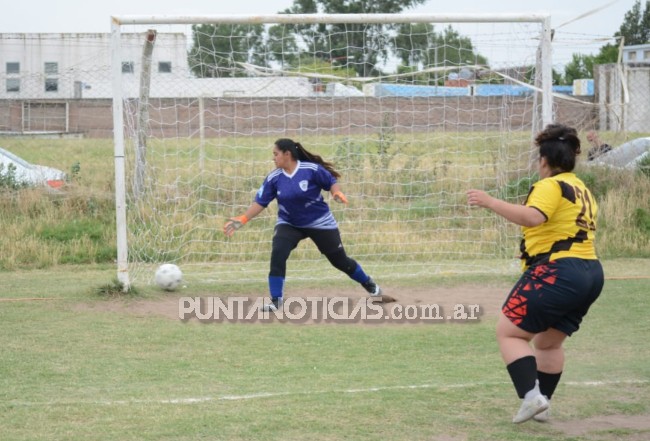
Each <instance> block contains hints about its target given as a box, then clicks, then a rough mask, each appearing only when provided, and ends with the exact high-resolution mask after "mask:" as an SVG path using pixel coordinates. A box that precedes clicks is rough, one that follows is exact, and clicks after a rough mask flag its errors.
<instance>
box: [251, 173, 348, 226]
mask: <svg viewBox="0 0 650 441" xmlns="http://www.w3.org/2000/svg"><path fill="white" fill-rule="evenodd" d="M335 183H336V178H334V176H332V174H331V173H330V172H329V171H327V169H325V167H323V166H322V165H320V164H315V163H313V162H301V161H298V166H297V167H296V169H295V170H294V171H293V173H292V174H291V175H289V174H287V172H285V171H284V170H283V169H281V168H277V169H275V170H273V171H272V172H271V173H269V175H268V176H267V177H266V179H264V183H263V184H262V186H261V187H260V189H259V190H258V191H257V195H255V202H257V203H258V204H260V205H261V206H263V207H266V206H268V205H269V204H270V203H271V201H272V200H273V199H277V200H278V224H289V225H293V226H294V227H300V228H317V229H321V230H332V229H335V228H338V225H337V224H336V219H334V216H333V215H332V212H331V211H330V208H329V206H328V205H327V203H325V200H324V199H323V195H322V194H321V191H322V190H325V191H329V190H330V189H331V188H332V185H334V184H335Z"/></svg>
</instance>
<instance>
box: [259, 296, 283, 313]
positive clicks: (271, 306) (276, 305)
mask: <svg viewBox="0 0 650 441" xmlns="http://www.w3.org/2000/svg"><path fill="white" fill-rule="evenodd" d="M280 308H282V297H272V298H271V303H265V304H263V305H262V307H261V308H260V309H261V310H262V311H264V312H269V311H277V310H278V309H280Z"/></svg>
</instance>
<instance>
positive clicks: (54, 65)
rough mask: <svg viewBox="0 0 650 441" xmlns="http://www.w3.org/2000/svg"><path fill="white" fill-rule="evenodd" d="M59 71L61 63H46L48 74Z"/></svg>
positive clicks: (54, 73) (46, 72)
mask: <svg viewBox="0 0 650 441" xmlns="http://www.w3.org/2000/svg"><path fill="white" fill-rule="evenodd" d="M58 73H59V63H56V62H49V63H45V74H46V75H56V74H58Z"/></svg>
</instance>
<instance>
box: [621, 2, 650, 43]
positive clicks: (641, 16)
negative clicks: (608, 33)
mask: <svg viewBox="0 0 650 441" xmlns="http://www.w3.org/2000/svg"><path fill="white" fill-rule="evenodd" d="M614 36H615V37H619V38H620V37H622V38H624V39H625V45H626V46H631V45H635V44H646V43H650V0H646V2H645V10H643V11H642V10H641V0H636V2H635V3H634V6H632V9H630V10H629V11H627V12H626V13H625V19H624V20H623V24H621V27H620V29H619V31H618V32H616V33H615V34H614Z"/></svg>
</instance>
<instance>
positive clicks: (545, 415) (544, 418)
mask: <svg viewBox="0 0 650 441" xmlns="http://www.w3.org/2000/svg"><path fill="white" fill-rule="evenodd" d="M533 419H534V420H535V421H539V422H540V423H547V422H548V420H550V419H551V402H550V401H549V403H548V408H547V409H546V410H544V411H542V412H540V413H538V414H537V415H535V416H534V417H533Z"/></svg>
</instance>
